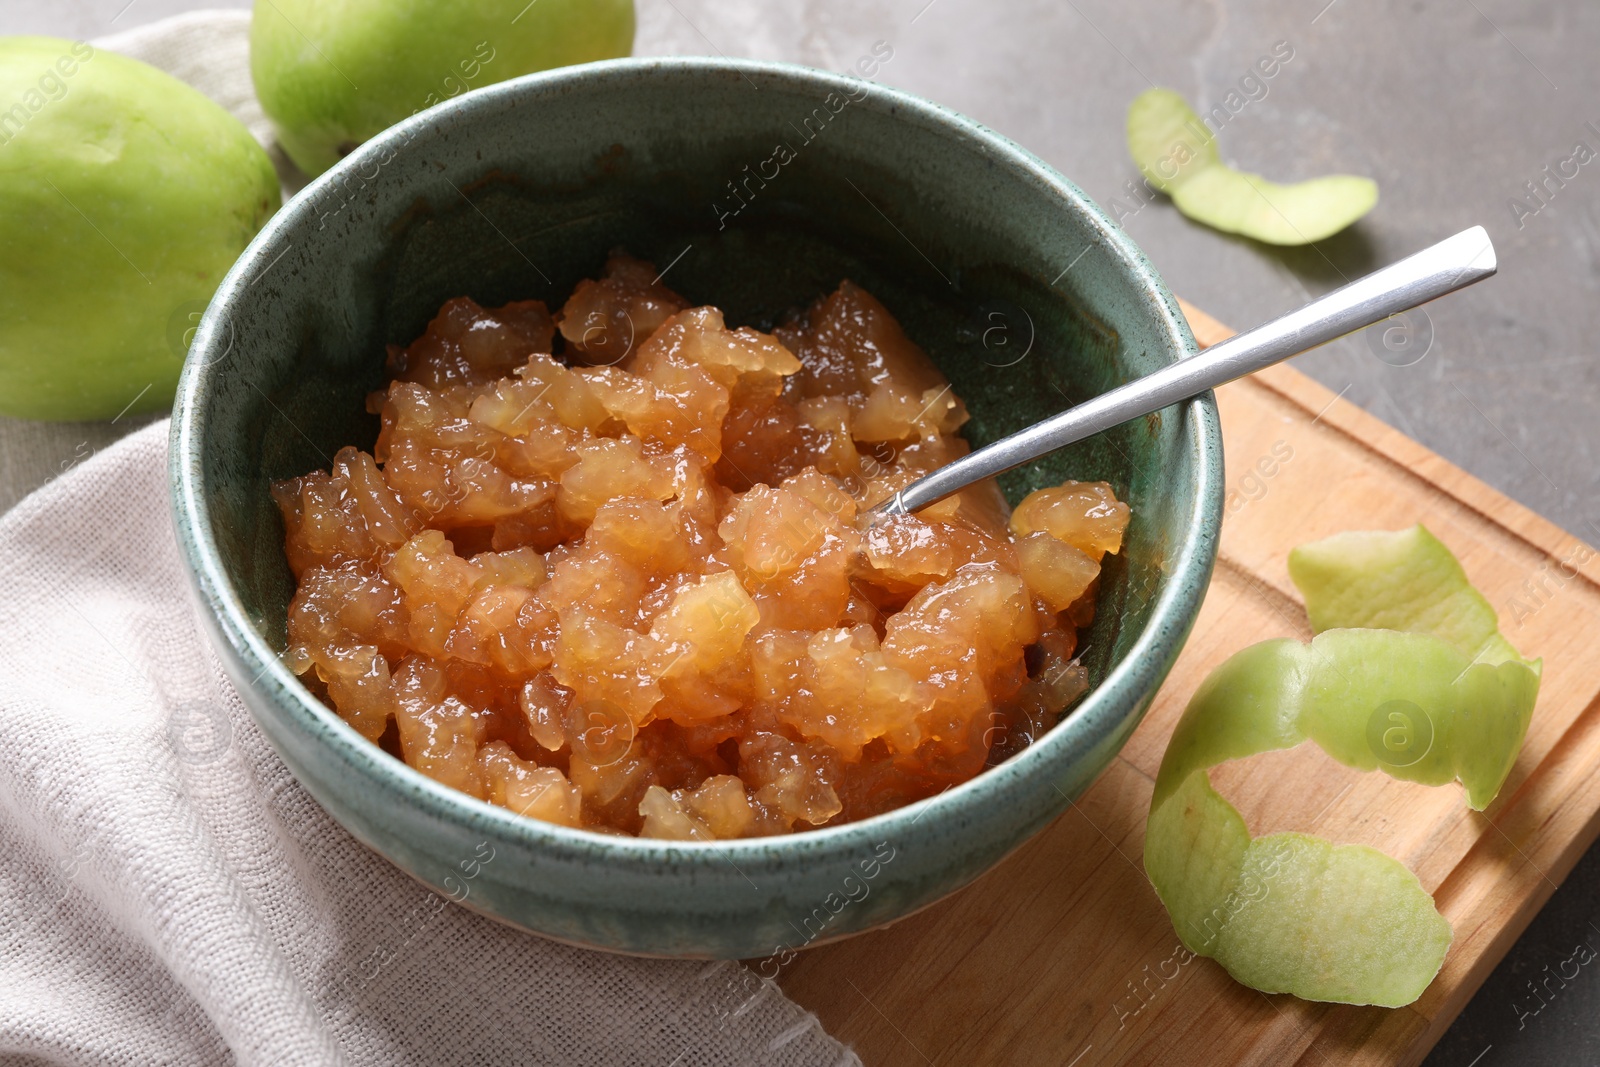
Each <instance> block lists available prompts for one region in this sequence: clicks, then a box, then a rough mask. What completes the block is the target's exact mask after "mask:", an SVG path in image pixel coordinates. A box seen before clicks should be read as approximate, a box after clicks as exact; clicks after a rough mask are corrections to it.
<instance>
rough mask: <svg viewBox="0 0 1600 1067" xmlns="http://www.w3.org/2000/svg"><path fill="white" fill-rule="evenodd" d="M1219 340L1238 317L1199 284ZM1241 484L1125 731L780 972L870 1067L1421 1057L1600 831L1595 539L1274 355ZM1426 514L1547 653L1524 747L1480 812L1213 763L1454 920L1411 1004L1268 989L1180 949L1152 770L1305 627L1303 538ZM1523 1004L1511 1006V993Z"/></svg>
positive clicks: (1243, 424)
mask: <svg viewBox="0 0 1600 1067" xmlns="http://www.w3.org/2000/svg"><path fill="white" fill-rule="evenodd" d="M1184 311H1185V313H1186V314H1187V315H1188V316H1189V320H1190V323H1191V325H1192V326H1193V327H1194V332H1195V335H1196V337H1197V338H1199V340H1200V341H1201V343H1202V344H1212V343H1215V342H1216V341H1218V340H1221V339H1222V338H1223V337H1226V336H1228V331H1227V329H1226V328H1225V327H1223V326H1221V325H1220V324H1218V323H1217V322H1216V321H1215V320H1213V319H1211V318H1210V317H1209V316H1207V315H1205V314H1204V313H1203V312H1199V311H1197V310H1196V309H1194V308H1191V307H1189V306H1187V305H1185V307H1184ZM1218 403H1219V405H1220V407H1221V410H1222V426H1223V436H1224V441H1225V448H1226V456H1227V486H1228V498H1227V504H1226V505H1225V509H1224V510H1225V518H1224V522H1223V532H1222V541H1221V551H1220V554H1219V558H1218V560H1217V568H1216V575H1215V577H1214V579H1213V581H1212V584H1211V588H1210V590H1209V592H1208V594H1207V596H1206V601H1205V605H1204V607H1203V608H1202V610H1201V613H1200V617H1199V621H1198V623H1197V624H1196V626H1195V630H1194V635H1193V636H1192V637H1191V639H1190V640H1189V643H1188V645H1187V646H1186V647H1185V649H1184V652H1183V654H1182V656H1181V657H1180V659H1179V661H1178V663H1177V666H1176V667H1175V668H1174V670H1173V672H1172V675H1171V677H1170V678H1169V679H1168V681H1167V683H1166V685H1165V687H1163V689H1162V691H1161V693H1160V695H1159V696H1158V697H1157V699H1156V701H1155V703H1154V705H1153V706H1152V708H1151V710H1150V713H1149V714H1148V715H1147V716H1146V718H1145V720H1144V722H1143V723H1142V724H1141V725H1140V727H1139V729H1138V730H1137V731H1136V732H1135V733H1134V735H1133V738H1132V740H1131V741H1130V742H1129V744H1128V745H1127V747H1126V748H1125V749H1124V750H1123V752H1122V753H1121V755H1120V756H1119V757H1118V758H1117V759H1116V760H1115V761H1114V762H1113V763H1112V764H1111V765H1110V766H1109V767H1108V768H1107V769H1106V770H1105V772H1104V773H1102V774H1101V775H1100V777H1099V778H1098V779H1097V780H1096V781H1095V782H1094V784H1093V785H1092V786H1091V787H1090V788H1089V790H1088V791H1087V792H1086V793H1085V794H1084V795H1083V796H1082V797H1081V798H1079V800H1078V801H1077V802H1076V803H1075V804H1074V805H1073V806H1072V807H1071V808H1070V809H1069V810H1068V811H1067V812H1065V813H1064V814H1063V815H1062V816H1061V817H1060V818H1059V819H1058V820H1057V821H1056V822H1055V823H1053V824H1052V825H1051V826H1050V827H1049V828H1048V829H1047V830H1045V831H1044V832H1043V833H1041V834H1040V835H1038V836H1037V837H1036V838H1034V839H1033V840H1032V841H1030V842H1029V843H1028V844H1026V845H1025V846H1023V848H1021V849H1020V850H1018V851H1017V852H1016V853H1015V854H1014V855H1012V856H1011V857H1010V858H1008V859H1007V860H1006V861H1005V862H1004V863H1002V864H1001V865H1000V866H998V867H997V868H995V869H994V870H993V871H991V872H990V873H989V874H987V875H986V876H984V877H983V878H982V879H980V880H979V881H978V882H977V883H975V884H974V885H972V886H969V887H968V888H967V889H965V890H963V891H962V892H960V893H957V894H956V895H954V896H953V897H951V898H949V899H947V900H945V901H942V902H940V903H939V904H937V905H935V906H933V907H931V908H929V909H927V910H925V911H923V912H921V913H919V914H917V915H914V916H912V917H910V918H908V919H905V920H903V921H902V922H900V923H898V924H896V925H894V926H892V927H890V928H888V929H885V930H879V931H876V932H873V933H869V934H864V935H862V936H859V937H855V938H851V939H849V940H846V941H842V942H838V943H835V944H830V945H823V946H820V947H818V948H815V949H812V950H810V951H807V952H805V953H803V954H801V955H800V957H799V958H798V959H797V960H796V961H795V962H794V963H793V964H792V965H791V966H790V968H789V969H788V971H787V972H786V973H784V974H782V975H781V976H780V978H779V983H780V985H781V986H782V987H783V989H784V990H785V991H786V992H787V993H788V994H789V995H790V996H792V997H794V998H795V999H796V1000H797V1001H799V1002H800V1003H801V1004H803V1005H805V1006H806V1007H808V1008H810V1009H811V1010H813V1011H815V1012H816V1013H817V1014H818V1016H819V1017H820V1018H821V1020H822V1022H823V1024H824V1025H825V1026H826V1027H827V1028H828V1029H829V1031H830V1032H832V1033H833V1034H835V1035H836V1036H838V1037H839V1038H841V1039H842V1040H844V1041H847V1042H849V1043H850V1044H851V1045H853V1046H854V1047H855V1048H856V1050H857V1051H858V1052H859V1053H860V1055H861V1058H862V1060H863V1061H864V1062H865V1063H866V1064H867V1065H868V1067H898V1065H902V1064H903V1065H908V1067H921V1065H927V1064H935V1063H937V1064H962V1065H965V1064H1008V1065H1009V1064H1018V1065H1021V1064H1052V1065H1055V1067H1098V1065H1109V1064H1146V1063H1184V1064H1206V1065H1210V1064H1335V1063H1337V1064H1341V1065H1342V1064H1373V1065H1377V1064H1384V1065H1388V1064H1395V1063H1400V1064H1415V1063H1417V1062H1419V1061H1420V1060H1421V1059H1422V1058H1423V1057H1424V1056H1425V1055H1426V1054H1427V1052H1428V1050H1429V1049H1430V1048H1431V1047H1432V1046H1433V1043H1434V1042H1435V1041H1437V1040H1438V1038H1439V1036H1440V1035H1441V1034H1443V1033H1444V1030H1445V1028H1446V1027H1447V1026H1448V1025H1449V1023H1450V1021H1451V1020H1452V1019H1454V1018H1455V1016H1456V1014H1457V1013H1458V1012H1460V1010H1461V1009H1462V1007H1463V1006H1464V1005H1465V1004H1466V1003H1467V1001H1468V1000H1469V999H1470V997H1471V996H1472V994H1473V992H1474V991H1475V990H1476V989H1477V987H1478V986H1479V984H1480V983H1481V982H1482V981H1483V980H1484V978H1485V977H1486V976H1487V975H1488V974H1489V972H1490V971H1491V970H1492V969H1493V967H1494V965H1495V964H1496V962H1498V961H1499V959H1500V958H1501V957H1502V956H1503V955H1504V954H1505V952H1506V950H1507V949H1508V948H1509V947H1510V946H1511V944H1512V942H1513V941H1514V940H1515V939H1516V937H1517V936H1518V934H1520V933H1521V932H1522V930H1523V929H1524V928H1525V927H1526V926H1527V924H1528V922H1529V921H1530V919H1531V918H1532V917H1533V915H1534V913H1535V912H1536V911H1537V910H1538V909H1539V907H1540V906H1541V905H1542V904H1543V903H1544V902H1545V900H1547V899H1548V898H1549V896H1550V894H1551V893H1552V892H1553V891H1554V889H1555V887H1556V885H1557V884H1558V883H1559V882H1560V881H1561V879H1562V878H1563V877H1565V875H1566V874H1567V872H1568V871H1569V870H1570V869H1571V868H1572V865H1573V864H1574V863H1575V862H1576V861H1577V860H1578V858H1579V857H1580V856H1581V855H1582V854H1583V853H1584V851H1585V850H1586V849H1587V847H1588V846H1589V845H1590V844H1591V843H1592V842H1593V841H1594V839H1595V836H1596V833H1597V831H1600V729H1596V709H1597V707H1600V560H1597V558H1596V555H1595V553H1594V551H1593V550H1592V549H1590V548H1589V547H1588V546H1587V545H1586V544H1585V543H1584V542H1583V541H1581V540H1580V539H1579V538H1577V537H1574V536H1573V535H1571V534H1569V533H1566V532H1564V531H1562V530H1561V529H1559V528H1557V527H1556V526H1554V525H1552V524H1551V523H1550V522H1548V521H1546V520H1544V519H1542V518H1540V517H1539V516H1537V515H1535V514H1534V513H1532V512H1530V511H1528V510H1527V509H1526V508H1524V507H1522V506H1521V505H1519V504H1516V503H1514V502H1512V501H1511V500H1509V499H1507V498H1506V497H1504V496H1502V495H1500V494H1499V493H1497V492H1495V491H1494V490H1492V489H1490V488H1489V487H1488V486H1486V485H1484V484H1483V483H1482V482H1479V481H1478V480H1477V479H1475V478H1473V477H1472V476H1470V475H1468V474H1467V473H1465V472H1464V471H1462V470H1460V469H1458V468H1456V467H1454V466H1452V465H1451V464H1449V463H1447V462H1446V461H1444V460H1443V459H1440V458H1439V457H1438V456H1437V455H1434V454H1433V453H1432V452H1430V451H1428V450H1427V449H1426V448H1423V447H1422V446H1421V445H1419V444H1417V443H1416V442H1415V441H1412V440H1411V439H1410V438H1408V437H1406V436H1405V435H1403V434H1401V433H1399V432H1398V431H1396V430H1394V429H1391V428H1390V427H1388V426H1386V425H1384V424H1383V423H1381V422H1379V421H1378V420H1377V419H1375V418H1373V417H1372V416H1370V415H1368V414H1366V413H1365V412H1364V411H1361V410H1359V409H1357V408H1355V407H1353V406H1351V405H1350V404H1348V403H1346V402H1345V401H1344V400H1342V399H1341V398H1339V397H1338V396H1337V395H1336V394H1334V393H1333V392H1331V391H1330V390H1327V389H1325V388H1323V387H1322V386H1320V385H1318V384H1316V383H1315V382H1313V381H1312V380H1311V379H1309V378H1307V377H1305V376H1303V375H1301V374H1299V373H1298V372H1296V371H1294V370H1291V369H1289V368H1287V367H1275V368H1272V369H1271V370H1269V371H1266V372H1263V373H1261V374H1258V375H1255V376H1253V377H1251V378H1249V379H1246V380H1244V381H1241V382H1236V383H1234V384H1232V385H1229V386H1226V387H1224V388H1223V389H1222V390H1220V391H1219V392H1218ZM1416 522H1422V523H1424V524H1426V525H1427V526H1428V528H1429V529H1431V530H1432V531H1433V532H1434V533H1435V534H1436V535H1438V536H1439V537H1440V538H1441V539H1442V540H1443V541H1444V542H1445V543H1446V544H1447V545H1449V546H1450V548H1451V549H1452V550H1453V551H1454V552H1455V553H1456V555H1457V556H1459V557H1460V559H1461V561H1462V563H1463V565H1464V566H1465V567H1466V569H1467V573H1468V575H1469V576H1470V577H1471V579H1472V581H1473V582H1474V583H1475V584H1476V585H1477V586H1478V588H1479V589H1481V590H1482V591H1483V592H1484V594H1485V595H1486V596H1488V598H1489V600H1490V601H1491V602H1492V603H1493V604H1494V605H1495V606H1496V608H1497V609H1498V610H1499V612H1500V623H1501V630H1502V632H1503V633H1505V634H1506V636H1507V637H1508V638H1509V639H1510V640H1511V642H1512V643H1513V644H1514V645H1516V646H1517V648H1518V649H1519V650H1521V651H1522V653H1523V654H1524V655H1525V656H1528V657H1530V658H1532V657H1543V658H1544V662H1545V671H1544V679H1543V685H1542V688H1541V692H1540V695H1539V703H1538V707H1537V708H1536V710H1535V712H1534V716H1533V721H1532V725H1531V726H1530V728H1529V731H1528V737H1527V741H1526V743H1525V745H1524V747H1523V751H1522V754H1521V757H1520V758H1519V759H1518V760H1517V763H1516V766H1515V767H1514V768H1513V770H1512V772H1511V775H1510V777H1509V778H1508V780H1507V781H1506V783H1505V786H1504V788H1502V790H1501V792H1500V795H1499V797H1498V798H1497V799H1496V801H1495V802H1494V804H1492V805H1491V806H1490V807H1489V809H1488V810H1487V811H1485V812H1482V813H1479V812H1474V811H1472V810H1471V809H1469V808H1468V807H1467V806H1466V803H1465V800H1464V798H1463V795H1462V793H1461V790H1460V788H1459V787H1457V786H1455V785H1450V786H1446V787H1442V788H1428V787H1425V786H1419V785H1415V784H1412V783H1406V782H1398V781H1395V780H1393V779H1390V778H1389V777H1387V776H1385V775H1383V774H1380V773H1376V772H1374V773H1365V774H1364V773H1361V772H1358V771H1354V770H1351V769H1349V768H1346V767H1343V766H1340V765H1339V764H1337V763H1335V762H1334V761H1333V760H1331V759H1330V758H1328V757H1327V756H1325V755H1323V754H1322V752H1321V751H1320V750H1318V749H1317V748H1316V747H1315V746H1313V745H1301V746H1300V747H1298V748H1294V749H1290V750H1287V751H1282V752H1273V753H1266V754H1263V755H1260V756H1254V757H1251V758H1250V759H1248V760H1243V761H1239V762H1236V763H1231V764H1226V765H1224V766H1222V767H1219V768H1217V769H1215V770H1214V771H1213V772H1212V780H1213V782H1214V783H1215V785H1216V787H1217V789H1218V790H1219V791H1221V792H1222V794H1223V795H1224V796H1226V797H1228V799H1229V800H1230V801H1232V802H1233V803H1234V804H1235V805H1236V806H1237V807H1238V809H1239V811H1240V812H1241V813H1242V814H1243V815H1244V817H1245V819H1246V821H1247V822H1248V823H1249V824H1250V828H1251V831H1252V833H1255V834H1261V833H1270V832H1272V831H1276V830H1284V829H1297V830H1304V831H1309V832H1313V833H1317V834H1320V835H1323V836H1326V837H1329V838H1331V839H1333V840H1335V841H1340V842H1359V843H1362V844H1367V845H1371V846H1373V847H1375V848H1379V849H1382V850H1383V851H1384V852H1386V853H1388V854H1389V855H1391V856H1394V857H1396V858H1398V859H1400V860H1401V861H1403V862H1404V863H1405V864H1406V865H1407V866H1408V867H1410V868H1411V869H1412V870H1414V871H1416V872H1417V875H1418V876H1419V877H1420V878H1421V879H1422V883H1423V885H1424V886H1425V887H1427V889H1428V890H1429V891H1430V892H1432V893H1433V894H1434V898H1435V900H1436V902H1437V904H1438V906H1439V908H1440V910H1441V911H1442V912H1443V913H1444V915H1445V916H1446V917H1447V918H1448V919H1449V920H1450V922H1451V924H1452V926H1453V927H1454V929H1455V941H1454V943H1453V945H1452V946H1451V949H1450V953H1449V955H1448V956H1447V958H1446V959H1445V963H1444V968H1443V970H1442V971H1441V972H1440V974H1439V977H1438V978H1436V979H1435V980H1434V982H1433V984H1432V985H1431V986H1430V987H1429V988H1428V990H1427V992H1425V993H1424V994H1423V996H1422V998H1421V999H1420V1000H1418V1001H1417V1002H1416V1003H1415V1004H1413V1005H1411V1006H1410V1007H1407V1008H1400V1009H1383V1008H1356V1007H1348V1006H1340V1005H1327V1004H1312V1003H1307V1002H1304V1001H1300V1000H1297V999H1295V998H1294V997H1290V996H1267V995H1264V994H1261V993H1258V992H1255V991H1253V990H1250V989H1247V988H1245V987H1243V986H1241V985H1239V984H1237V983H1235V982H1234V981H1233V980H1232V979H1230V978H1229V977H1228V976H1227V974H1226V973H1225V972H1224V971H1223V970H1222V968H1221V967H1219V966H1217V965H1216V964H1215V963H1213V962H1212V961H1211V960H1208V959H1204V958H1194V959H1192V960H1188V961H1185V954H1183V953H1181V952H1179V948H1180V946H1179V942H1178V938H1177V935H1176V934H1175V933H1174V932H1173V929H1172V925H1171V923H1170V922H1169V920H1168V918H1167V915H1166V912H1165V911H1164V910H1163V909H1162V907H1161V904H1160V901H1159V900H1158V899H1157V898H1156V895H1155V891H1154V890H1153V889H1152V888H1151V887H1150V883H1149V882H1148V880H1147V879H1146V878H1145V874H1144V870H1143V867H1142V865H1141V859H1140V857H1141V854H1142V851H1143V835H1144V820H1145V814H1146V811H1147V808H1148V805H1149V801H1150V793H1151V788H1152V785H1153V781H1154V778H1155V773H1156V768H1157V766H1158V765H1159V763H1160V760H1161V755H1162V752H1163V751H1164V749H1165V746H1166V742H1167V738H1168V736H1169V734H1170V733H1171V731H1172V729H1173V727H1174V725H1175V724H1176V722H1177V719H1178V717H1179V715H1180V714H1181V713H1182V711H1183V707H1184V704H1185V702H1186V701H1187V700H1188V698H1189V695H1190V694H1191V693H1192V692H1193V691H1194V689H1195V687H1196V685H1197V684H1198V683H1199V681H1200V679H1201V678H1203V677H1204V676H1205V674H1206V672H1208V671H1209V670H1211V668H1213V667H1214V666H1216V665H1217V664H1218V663H1220V662H1221V661H1222V660H1223V659H1225V658H1226V657H1227V656H1229V655H1230V654H1232V653H1233V652H1235V651H1237V650H1238V649H1240V648H1243V647H1244V646H1245V645H1248V644H1251V643H1253V642H1256V641H1259V640H1263V639H1265V638H1269V637H1286V636H1292V637H1297V638H1300V639H1302V640H1304V639H1307V638H1309V637H1310V636H1311V631H1310V628H1309V626H1308V625H1307V624H1306V621H1305V613H1304V609H1303V606H1302V604H1301V601H1300V598H1299V594H1298V593H1297V591H1296V590H1295V588H1294V586H1293V585H1292V584H1291V583H1290V581H1289V576H1288V572H1287V569H1286V566H1285V560H1286V557H1287V555H1288V552H1289V550H1290V549H1291V548H1293V547H1294V546H1295V545H1297V544H1301V543H1303V542H1305V541H1309V540H1313V539H1316V538H1319V537H1324V536H1327V535H1328V534H1331V533H1335V532H1337V531H1340V530H1348V529H1399V528H1401V527H1405V526H1409V525H1411V524H1412V523H1416ZM1507 1010H1510V1009H1509V1008H1508V1009H1507Z"/></svg>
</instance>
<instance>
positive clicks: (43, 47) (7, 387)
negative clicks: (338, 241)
mask: <svg viewBox="0 0 1600 1067" xmlns="http://www.w3.org/2000/svg"><path fill="white" fill-rule="evenodd" d="M278 202H279V193H278V178H277V175H276V173H275V172H274V171H273V168H272V162H271V160H270V159H269V158H268V157H267V153H266V151H265V150H264V149H263V148H262V147H261V146H260V145H259V144H257V143H256V141H255V139H254V138H253V137H251V136H250V131H249V130H247V129H245V127H244V124H243V123H241V122H239V120H238V119H235V118H234V117H233V116H232V115H230V114H228V112H227V111H225V110H223V109H222V108H221V107H220V106H218V105H217V104H215V103H213V102H212V101H211V100H210V99H208V98H207V97H206V96H205V95H203V94H202V93H200V92H199V91H198V90H196V89H193V88H191V87H190V86H188V85H185V84H184V83H183V82H181V81H179V80H178V79H176V78H174V77H172V76H170V75H168V74H165V73H163V72H162V71H159V70H157V69H156V68H154V67H152V66H148V65H146V64H144V63H141V62H139V61H137V60H134V59H129V58H127V57H125V56H119V55H116V54H115V53H112V52H105V51H101V50H99V49H96V48H93V47H92V46H90V45H88V44H85V43H84V42H81V41H79V42H73V41H64V40H57V39H54V38H49V37H5V38H0V414H5V415H11V416H18V417H22V418H30V419H101V418H110V417H114V416H116V415H117V414H118V413H119V412H122V411H123V410H124V409H127V410H129V411H131V412H146V411H159V410H162V409H165V408H170V407H171V406H172V396H173V391H174V389H175V388H176V386H177V381H178V372H179V371H180V370H181V369H182V367H183V356H184V350H185V348H186V347H187V342H188V340H189V337H188V335H186V334H185V333H184V331H183V330H179V331H177V332H176V333H174V332H173V331H172V330H171V329H170V328H169V327H170V326H171V323H172V322H173V321H174V316H175V315H177V316H182V317H183V318H184V319H185V320H187V322H186V325H192V324H193V321H194V320H193V319H192V318H190V316H191V314H192V313H193V312H195V311H198V310H199V309H201V308H203V307H204V306H205V304H206V302H207V301H209V300H210V298H211V294H212V293H213V292H214V291H215V290H216V287H217V284H218V283H219V282H220V281H221V280H222V276H223V275H224V274H226V273H227V271H228V268H229V267H231V266H232V265H233V262H234V260H236V259H237V258H238V257H239V253H240V252H242V251H244V248H245V246H246V245H247V244H249V243H250V239H251V238H252V237H253V236H255V233H256V231H257V230H259V229H260V228H261V225H262V224H263V223H264V222H266V220H267V219H268V218H269V217H270V216H271V215H272V213H273V212H274V211H276V210H277V209H278ZM130 405H131V407H130Z"/></svg>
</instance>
